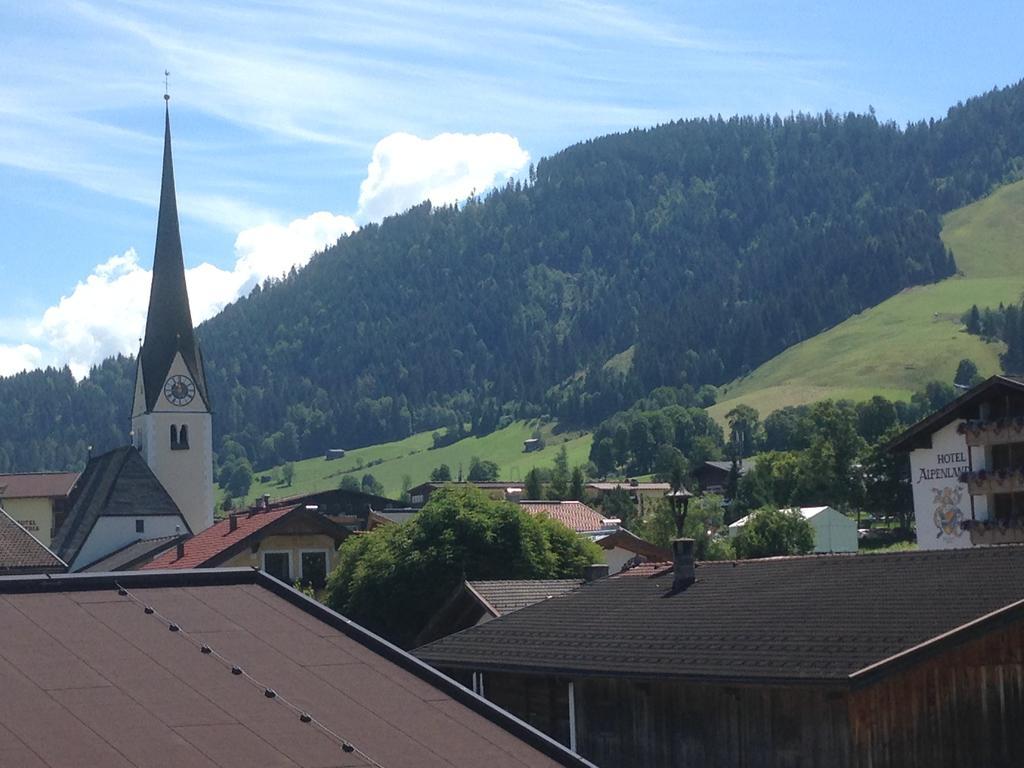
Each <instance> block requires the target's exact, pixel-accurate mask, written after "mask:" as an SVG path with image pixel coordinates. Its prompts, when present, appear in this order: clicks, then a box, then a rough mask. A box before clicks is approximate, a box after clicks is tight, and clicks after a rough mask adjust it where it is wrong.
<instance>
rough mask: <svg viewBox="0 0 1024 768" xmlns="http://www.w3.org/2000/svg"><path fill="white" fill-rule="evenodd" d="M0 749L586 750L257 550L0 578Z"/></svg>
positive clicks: (180, 761) (425, 754)
mask: <svg viewBox="0 0 1024 768" xmlns="http://www.w3.org/2000/svg"><path fill="white" fill-rule="evenodd" d="M0 627H2V636H3V654H2V655H0V691H3V696H2V697H0V766H4V767H5V768H6V767H7V766H10V767H11V768H37V767H39V768H42V766H54V767H56V766H67V767H68V768H70V767H71V766H103V768H130V767H131V766H188V767H189V768H236V767H237V766H295V767H296V768H298V767H299V766H306V767H307V768H312V766H336V767H337V768H341V767H342V766H346V767H347V768H385V767H386V768H478V766H491V767H493V768H499V766H500V767H502V768H506V767H507V768H514V767H515V768H554V767H555V766H568V767H569V768H594V767H593V765H592V764H591V763H589V762H588V761H586V760H584V759H583V758H580V757H579V756H577V755H574V754H572V753H571V752H570V751H569V750H568V749H566V748H564V747H562V746H561V745H559V744H558V743H556V742H555V741H554V740H552V739H551V738H549V737H547V736H545V735H544V734H543V733H541V732H540V731H538V730H536V729H534V728H532V727H530V726H529V725H527V724H526V723H524V722H523V721H521V720H519V719H517V718H515V717H513V716H511V715H509V714H508V713H507V712H505V711H504V710H502V709H499V708H498V707H496V706H495V705H493V704H492V703H490V702H488V701H487V700H486V699H484V698H483V697H481V696H479V695H477V694H474V693H473V692H472V691H470V690H468V689H466V688H464V687H463V686H461V685H459V684H458V683H456V682H454V681H453V680H451V679H450V678H448V677H446V676H445V675H443V674H441V673H439V672H437V671H436V670H435V669H433V668H431V667H428V666H427V665H426V664H423V663H422V662H420V661H418V660H417V659H415V658H414V657H413V656H411V655H410V654H408V653H406V652H404V651H402V650H399V649H398V648H396V647H395V646H393V645H391V644H390V643H388V642H386V641H384V640H382V639H380V638H379V637H377V636H376V635H374V634H372V633H370V632H368V631H366V630H365V629H363V628H362V627H360V626H358V625H357V624H354V623H353V622H351V621H350V620H348V619H346V618H345V617H343V616H341V615H339V614H337V613H335V612H334V611H332V610H330V609H329V608H327V607H326V606H324V605H321V604H319V603H317V602H316V601H314V600H310V599H309V598H307V597H306V596H305V595H303V594H301V593H299V592H298V591H296V590H295V589H293V588H291V587H289V586H288V585H286V584H282V583H281V582H280V581H278V580H276V579H273V578H271V577H269V576H267V575H266V574H265V573H262V572H259V571H254V570H252V569H251V568H232V569H211V570H170V571H130V572H126V573H118V574H74V575H70V576H67V575H61V576H56V577H53V578H47V577H43V576H22V577H11V578H5V579H0Z"/></svg>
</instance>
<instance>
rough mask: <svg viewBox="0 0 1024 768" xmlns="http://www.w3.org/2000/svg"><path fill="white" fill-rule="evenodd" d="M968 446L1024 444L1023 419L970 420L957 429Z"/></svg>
mask: <svg viewBox="0 0 1024 768" xmlns="http://www.w3.org/2000/svg"><path fill="white" fill-rule="evenodd" d="M957 432H959V433H960V434H961V435H963V436H964V439H965V440H966V441H967V445H969V446H975V447H978V446H986V445H1009V444H1010V443H1024V418H1020V417H1017V418H1007V419H971V420H970V421H965V422H963V423H962V424H960V426H958V427H957Z"/></svg>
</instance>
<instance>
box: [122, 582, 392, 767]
mask: <svg viewBox="0 0 1024 768" xmlns="http://www.w3.org/2000/svg"><path fill="white" fill-rule="evenodd" d="M115 586H116V587H117V594H119V595H120V596H121V597H127V598H128V599H129V600H131V601H132V602H134V603H136V604H137V605H139V606H141V607H142V610H143V613H145V614H146V615H147V616H153V617H154V618H156V619H158V620H160V621H162V622H164V623H165V624H166V625H167V629H168V630H169V631H171V632H175V633H177V634H178V635H180V636H181V637H183V638H184V639H186V640H188V641H189V642H190V643H192V644H193V645H194V646H196V647H197V648H198V649H199V651H200V653H202V654H204V655H206V656H211V657H213V658H215V659H217V660H218V661H220V662H221V663H222V664H223V665H224V666H225V667H227V668H228V669H229V670H230V671H231V674H232V675H236V676H239V677H241V678H243V679H244V680H246V681H248V682H249V683H250V684H252V686H253V687H255V688H258V689H260V690H261V691H263V695H264V696H265V697H266V698H268V699H273V700H274V701H276V702H278V703H280V704H283V705H284V706H285V707H287V708H288V709H290V710H291V711H292V712H293V713H294V714H295V715H297V716H298V718H299V722H302V723H306V724H309V725H313V726H315V727H317V728H319V729H320V731H321V732H323V733H324V734H325V735H326V736H327V737H328V738H330V739H332V740H333V741H335V742H336V743H337V744H338V745H339V746H340V747H341V751H342V752H345V753H346V754H351V753H353V752H354V753H355V754H357V755H359V757H361V758H363V759H364V760H365V761H366V762H367V763H369V764H370V765H371V766H374V768H384V766H383V765H382V764H381V763H379V762H377V761H376V760H374V759H373V758H372V757H370V756H369V755H368V754H366V753H365V752H363V750H361V749H360V748H359V747H357V746H356V745H355V744H353V743H352V742H351V741H349V740H348V739H346V738H345V737H343V736H342V735H341V734H339V733H337V732H336V731H334V730H332V729H331V728H329V727H328V726H327V725H326V724H324V723H323V722H321V721H320V720H317V719H316V718H315V717H313V715H311V714H310V713H309V712H306V711H305V710H304V709H302V708H301V707H298V706H296V705H295V704H293V703H292V702H290V701H288V700H287V699H286V698H284V697H283V696H282V695H281V694H279V693H278V692H277V691H276V690H275V689H274V688H271V687H270V686H269V685H266V684H264V683H262V682H261V681H259V680H257V679H256V678H255V677H253V676H252V675H250V674H249V673H248V672H246V671H245V668H244V667H242V666H240V665H239V664H236V663H234V662H233V661H231V660H230V659H228V658H227V657H225V656H223V655H222V654H220V653H218V652H217V651H216V650H214V649H213V648H212V647H211V646H210V645H208V644H207V643H204V642H202V641H201V640H199V639H197V638H196V637H193V636H192V635H191V634H189V633H188V632H186V631H185V630H184V629H182V628H181V625H180V624H178V623H177V622H176V621H174V620H173V619H170V618H169V617H167V616H165V615H163V614H162V613H160V612H159V611H158V610H156V609H155V608H154V607H153V606H151V605H149V604H148V603H146V602H145V601H144V600H141V599H140V598H139V597H138V596H137V595H135V594H133V593H132V592H130V591H129V590H127V589H125V588H124V587H123V586H121V585H120V584H117V583H115Z"/></svg>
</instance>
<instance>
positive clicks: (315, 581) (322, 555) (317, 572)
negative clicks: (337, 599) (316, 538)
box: [299, 549, 327, 589]
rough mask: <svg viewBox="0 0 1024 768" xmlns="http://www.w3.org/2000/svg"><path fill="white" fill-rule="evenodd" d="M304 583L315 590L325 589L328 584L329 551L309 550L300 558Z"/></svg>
mask: <svg viewBox="0 0 1024 768" xmlns="http://www.w3.org/2000/svg"><path fill="white" fill-rule="evenodd" d="M299 559H300V561H301V566H302V583H303V584H308V585H309V586H311V587H313V589H323V587H324V585H325V584H326V583H327V550H326V549H317V550H308V551H305V552H303V553H302V554H301V556H300V558H299Z"/></svg>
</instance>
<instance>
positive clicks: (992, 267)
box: [711, 181, 1024, 422]
mask: <svg viewBox="0 0 1024 768" xmlns="http://www.w3.org/2000/svg"><path fill="white" fill-rule="evenodd" d="M942 239H943V241H944V242H945V243H946V245H947V246H948V247H949V248H950V249H951V250H952V251H953V252H954V253H955V254H956V262H957V267H958V270H959V271H958V274H957V275H955V276H953V277H950V278H947V279H946V280H943V281H941V282H939V283H936V284H934V285H927V286H919V287H916V288H911V289H907V290H904V291H901V292H900V293H899V294H897V295H896V296H893V297H892V298H890V299H887V300H886V301H884V302H882V303H881V304H879V305H878V306H875V307H871V308H870V309H867V310H865V311H864V312H862V313H860V314H858V315H856V316H855V317H851V318H849V319H848V320H846V321H844V322H843V323H841V324H839V325H837V326H836V327H835V328H831V329H829V330H827V331H825V332H824V333H821V334H819V335H817V336H815V337H813V338H811V339H808V340H806V341H804V342H802V343H800V344H798V345H796V346H793V347H790V348H789V349H787V350H786V351H785V352H783V353H782V354H780V355H777V356H776V357H773V358H772V359H771V360H769V361H768V362H766V363H764V364H763V365H761V366H760V367H758V368H757V369H756V370H755V371H753V372H752V373H751V374H750V375H748V376H744V377H742V378H740V379H738V380H736V381H734V382H732V383H730V384H729V385H728V386H727V387H725V388H724V389H723V391H722V392H721V393H720V402H719V403H718V404H717V405H715V407H714V408H712V409H711V412H712V415H714V416H715V417H716V418H718V419H719V420H720V421H723V422H724V418H725V414H726V413H728V411H729V410H731V409H732V408H733V407H735V406H736V405H738V404H740V403H746V404H747V405H751V406H753V407H755V408H757V409H758V410H759V411H760V412H761V415H762V416H767V415H768V414H769V413H770V412H771V411H773V410H776V409H777V408H781V407H784V406H787V405H799V404H801V403H810V402H813V401H815V400H821V399H824V398H833V399H839V398H849V399H853V400H860V399H866V398H868V397H870V396H872V395H876V394H878V395H883V396H885V397H887V398H890V399H906V398H908V397H909V396H910V394H911V393H912V392H914V391H916V390H919V389H920V388H921V387H922V386H923V385H924V383H925V382H927V381H928V380H930V379H939V380H942V381H945V382H952V381H953V374H954V372H955V371H956V368H957V364H958V363H959V362H960V360H962V359H965V358H966V359H969V360H971V361H973V362H974V363H975V364H976V365H977V366H978V369H979V371H980V372H981V374H982V375H985V376H988V375H991V374H993V373H998V372H999V370H1000V361H999V355H1000V353H1001V352H1002V351H1003V349H1004V346H1003V345H1002V344H1001V343H997V342H992V341H987V340H985V339H983V338H981V337H979V336H977V335H971V334H969V333H967V331H966V330H965V328H964V325H963V322H962V320H961V318H962V316H963V315H964V313H965V312H967V311H968V310H969V309H970V308H971V306H972V305H977V306H980V307H986V306H993V307H994V306H996V305H998V304H1000V303H1003V304H1008V305H1009V304H1013V303H1016V302H1017V301H1018V300H1019V299H1020V297H1021V294H1022V293H1024V181H1018V182H1016V183H1013V184H1008V185H1006V186H1004V187H1001V188H999V189H997V190H996V191H995V192H993V193H992V194H991V195H989V196H987V197H985V198H983V199H982V200H979V201H977V202H975V203H972V204H971V205H968V206H965V207H963V208H960V209H958V210H956V211H952V212H951V213H949V214H947V215H946V216H945V217H944V219H943V228H942Z"/></svg>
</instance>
